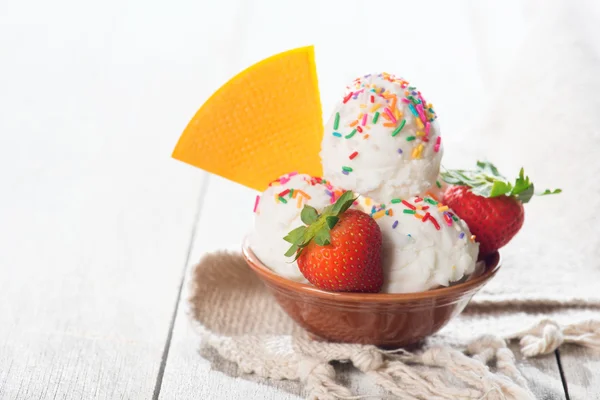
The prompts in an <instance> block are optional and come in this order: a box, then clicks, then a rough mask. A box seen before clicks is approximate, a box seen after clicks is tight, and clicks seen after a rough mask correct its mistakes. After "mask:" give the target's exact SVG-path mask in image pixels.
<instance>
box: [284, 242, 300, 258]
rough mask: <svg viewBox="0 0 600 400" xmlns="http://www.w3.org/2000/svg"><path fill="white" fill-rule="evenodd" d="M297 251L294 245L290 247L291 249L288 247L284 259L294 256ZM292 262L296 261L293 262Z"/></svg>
mask: <svg viewBox="0 0 600 400" xmlns="http://www.w3.org/2000/svg"><path fill="white" fill-rule="evenodd" d="M297 251H298V246H297V245H295V244H293V245H292V247H290V248H289V249H288V251H286V252H285V256H286V257H291V256H293V255H294V254H296V252H297ZM294 261H296V260H294Z"/></svg>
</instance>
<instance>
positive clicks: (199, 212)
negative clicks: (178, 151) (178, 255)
mask: <svg viewBox="0 0 600 400" xmlns="http://www.w3.org/2000/svg"><path fill="white" fill-rule="evenodd" d="M209 182H210V174H208V173H206V172H204V179H203V181H202V187H201V188H200V194H199V196H198V201H197V203H196V204H197V205H196V213H195V214H194V223H193V224H192V230H191V232H190V240H189V243H188V247H187V253H186V256H185V261H184V263H183V269H182V274H181V280H180V282H179V288H178V290H177V297H176V299H175V307H174V308H173V315H172V316H171V321H170V323H169V331H168V333H167V338H166V340H165V346H164V348H163V354H162V357H161V360H160V367H159V369H158V374H157V376H156V383H155V385H154V393H153V394H152V400H158V397H159V396H160V389H161V386H162V381H163V377H164V374H165V367H166V365H167V360H168V359H169V349H170V347H171V340H172V339H173V329H174V328H175V320H176V319H177V312H178V311H179V304H180V303H181V293H182V292H183V285H184V282H185V277H186V275H187V269H188V264H189V261H190V256H191V254H192V248H193V246H194V238H195V237H196V230H197V227H198V221H200V216H201V215H202V206H203V205H204V199H205V197H206V193H207V191H208V185H209Z"/></svg>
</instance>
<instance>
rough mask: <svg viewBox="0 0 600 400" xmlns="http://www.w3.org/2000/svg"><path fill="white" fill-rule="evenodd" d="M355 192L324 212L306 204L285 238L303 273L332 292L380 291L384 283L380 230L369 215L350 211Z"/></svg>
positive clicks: (346, 194) (290, 252)
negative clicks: (298, 221) (297, 221)
mask: <svg viewBox="0 0 600 400" xmlns="http://www.w3.org/2000/svg"><path fill="white" fill-rule="evenodd" d="M354 200H355V199H354V198H353V194H352V192H345V193H344V194H343V195H342V196H340V198H339V199H338V200H337V201H336V203H335V204H333V205H331V206H329V207H327V208H325V209H324V210H323V212H322V213H321V214H319V213H318V212H317V210H315V209H314V208H313V207H311V206H308V205H306V206H304V208H303V209H302V213H301V218H302V221H303V222H304V223H305V224H307V226H301V227H299V228H296V229H294V230H293V231H292V232H290V233H289V235H288V236H286V237H285V238H284V239H285V240H287V241H288V242H290V243H292V247H291V248H290V249H289V250H288V252H287V253H286V256H292V255H294V254H296V258H297V260H298V267H299V268H300V272H302V275H304V277H305V278H306V279H308V281H309V282H310V283H312V284H313V285H315V286H316V287H318V288H320V289H324V290H329V291H332V292H373V293H376V292H379V290H381V285H383V270H382V267H381V246H382V245H381V230H380V229H379V225H377V222H375V220H374V219H373V218H371V217H370V216H369V215H368V214H366V213H364V212H362V211H359V210H354V209H352V210H349V208H350V206H351V205H352V203H353V202H354Z"/></svg>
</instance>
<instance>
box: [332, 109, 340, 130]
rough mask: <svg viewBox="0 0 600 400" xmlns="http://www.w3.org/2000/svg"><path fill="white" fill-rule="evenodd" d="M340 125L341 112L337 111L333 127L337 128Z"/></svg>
mask: <svg viewBox="0 0 600 400" xmlns="http://www.w3.org/2000/svg"><path fill="white" fill-rule="evenodd" d="M339 126H340V113H335V121H334V122H333V129H337V128H339Z"/></svg>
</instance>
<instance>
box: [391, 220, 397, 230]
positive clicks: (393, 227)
mask: <svg viewBox="0 0 600 400" xmlns="http://www.w3.org/2000/svg"><path fill="white" fill-rule="evenodd" d="M397 226H398V220H396V221H394V223H393V224H392V229H396V227H397Z"/></svg>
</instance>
